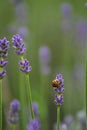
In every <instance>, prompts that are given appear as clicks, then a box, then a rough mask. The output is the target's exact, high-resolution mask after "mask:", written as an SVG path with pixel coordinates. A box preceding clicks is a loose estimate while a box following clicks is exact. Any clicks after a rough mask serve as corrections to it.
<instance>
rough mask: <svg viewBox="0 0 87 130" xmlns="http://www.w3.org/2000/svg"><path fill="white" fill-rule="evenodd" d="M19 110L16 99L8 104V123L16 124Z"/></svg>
mask: <svg viewBox="0 0 87 130" xmlns="http://www.w3.org/2000/svg"><path fill="white" fill-rule="evenodd" d="M19 110H20V103H19V101H18V100H13V101H12V102H11V104H10V110H9V117H8V121H9V123H12V124H16V123H17V122H18V120H19V115H18V111H19Z"/></svg>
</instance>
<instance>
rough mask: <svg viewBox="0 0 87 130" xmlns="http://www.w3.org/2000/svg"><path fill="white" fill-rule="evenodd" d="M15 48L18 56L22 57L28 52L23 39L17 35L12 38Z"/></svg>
mask: <svg viewBox="0 0 87 130" xmlns="http://www.w3.org/2000/svg"><path fill="white" fill-rule="evenodd" d="M12 43H13V48H14V50H15V52H16V53H17V54H18V55H22V54H24V53H25V52H26V48H25V47H24V42H23V39H22V38H21V36H20V35H18V34H16V35H14V36H13V37H12Z"/></svg>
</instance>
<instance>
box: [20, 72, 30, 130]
mask: <svg viewBox="0 0 87 130" xmlns="http://www.w3.org/2000/svg"><path fill="white" fill-rule="evenodd" d="M23 80H24V75H23V74H21V73H20V75H19V97H20V104H21V110H20V125H21V129H22V130H25V127H26V125H27V121H28V120H27V117H26V106H27V105H26V96H25V87H24V85H25V84H24V82H22V81H23Z"/></svg>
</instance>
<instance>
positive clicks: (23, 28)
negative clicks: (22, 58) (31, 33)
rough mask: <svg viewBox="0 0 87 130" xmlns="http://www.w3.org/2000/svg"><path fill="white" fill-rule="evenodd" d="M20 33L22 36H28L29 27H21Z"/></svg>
mask: <svg viewBox="0 0 87 130" xmlns="http://www.w3.org/2000/svg"><path fill="white" fill-rule="evenodd" d="M18 34H20V36H21V37H23V38H26V37H27V36H28V28H27V27H24V26H22V27H19V28H18Z"/></svg>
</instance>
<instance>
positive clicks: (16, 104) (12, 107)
mask: <svg viewBox="0 0 87 130" xmlns="http://www.w3.org/2000/svg"><path fill="white" fill-rule="evenodd" d="M10 110H11V111H12V113H15V112H17V111H19V110H20V103H19V101H18V100H13V102H12V103H11V104H10Z"/></svg>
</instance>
